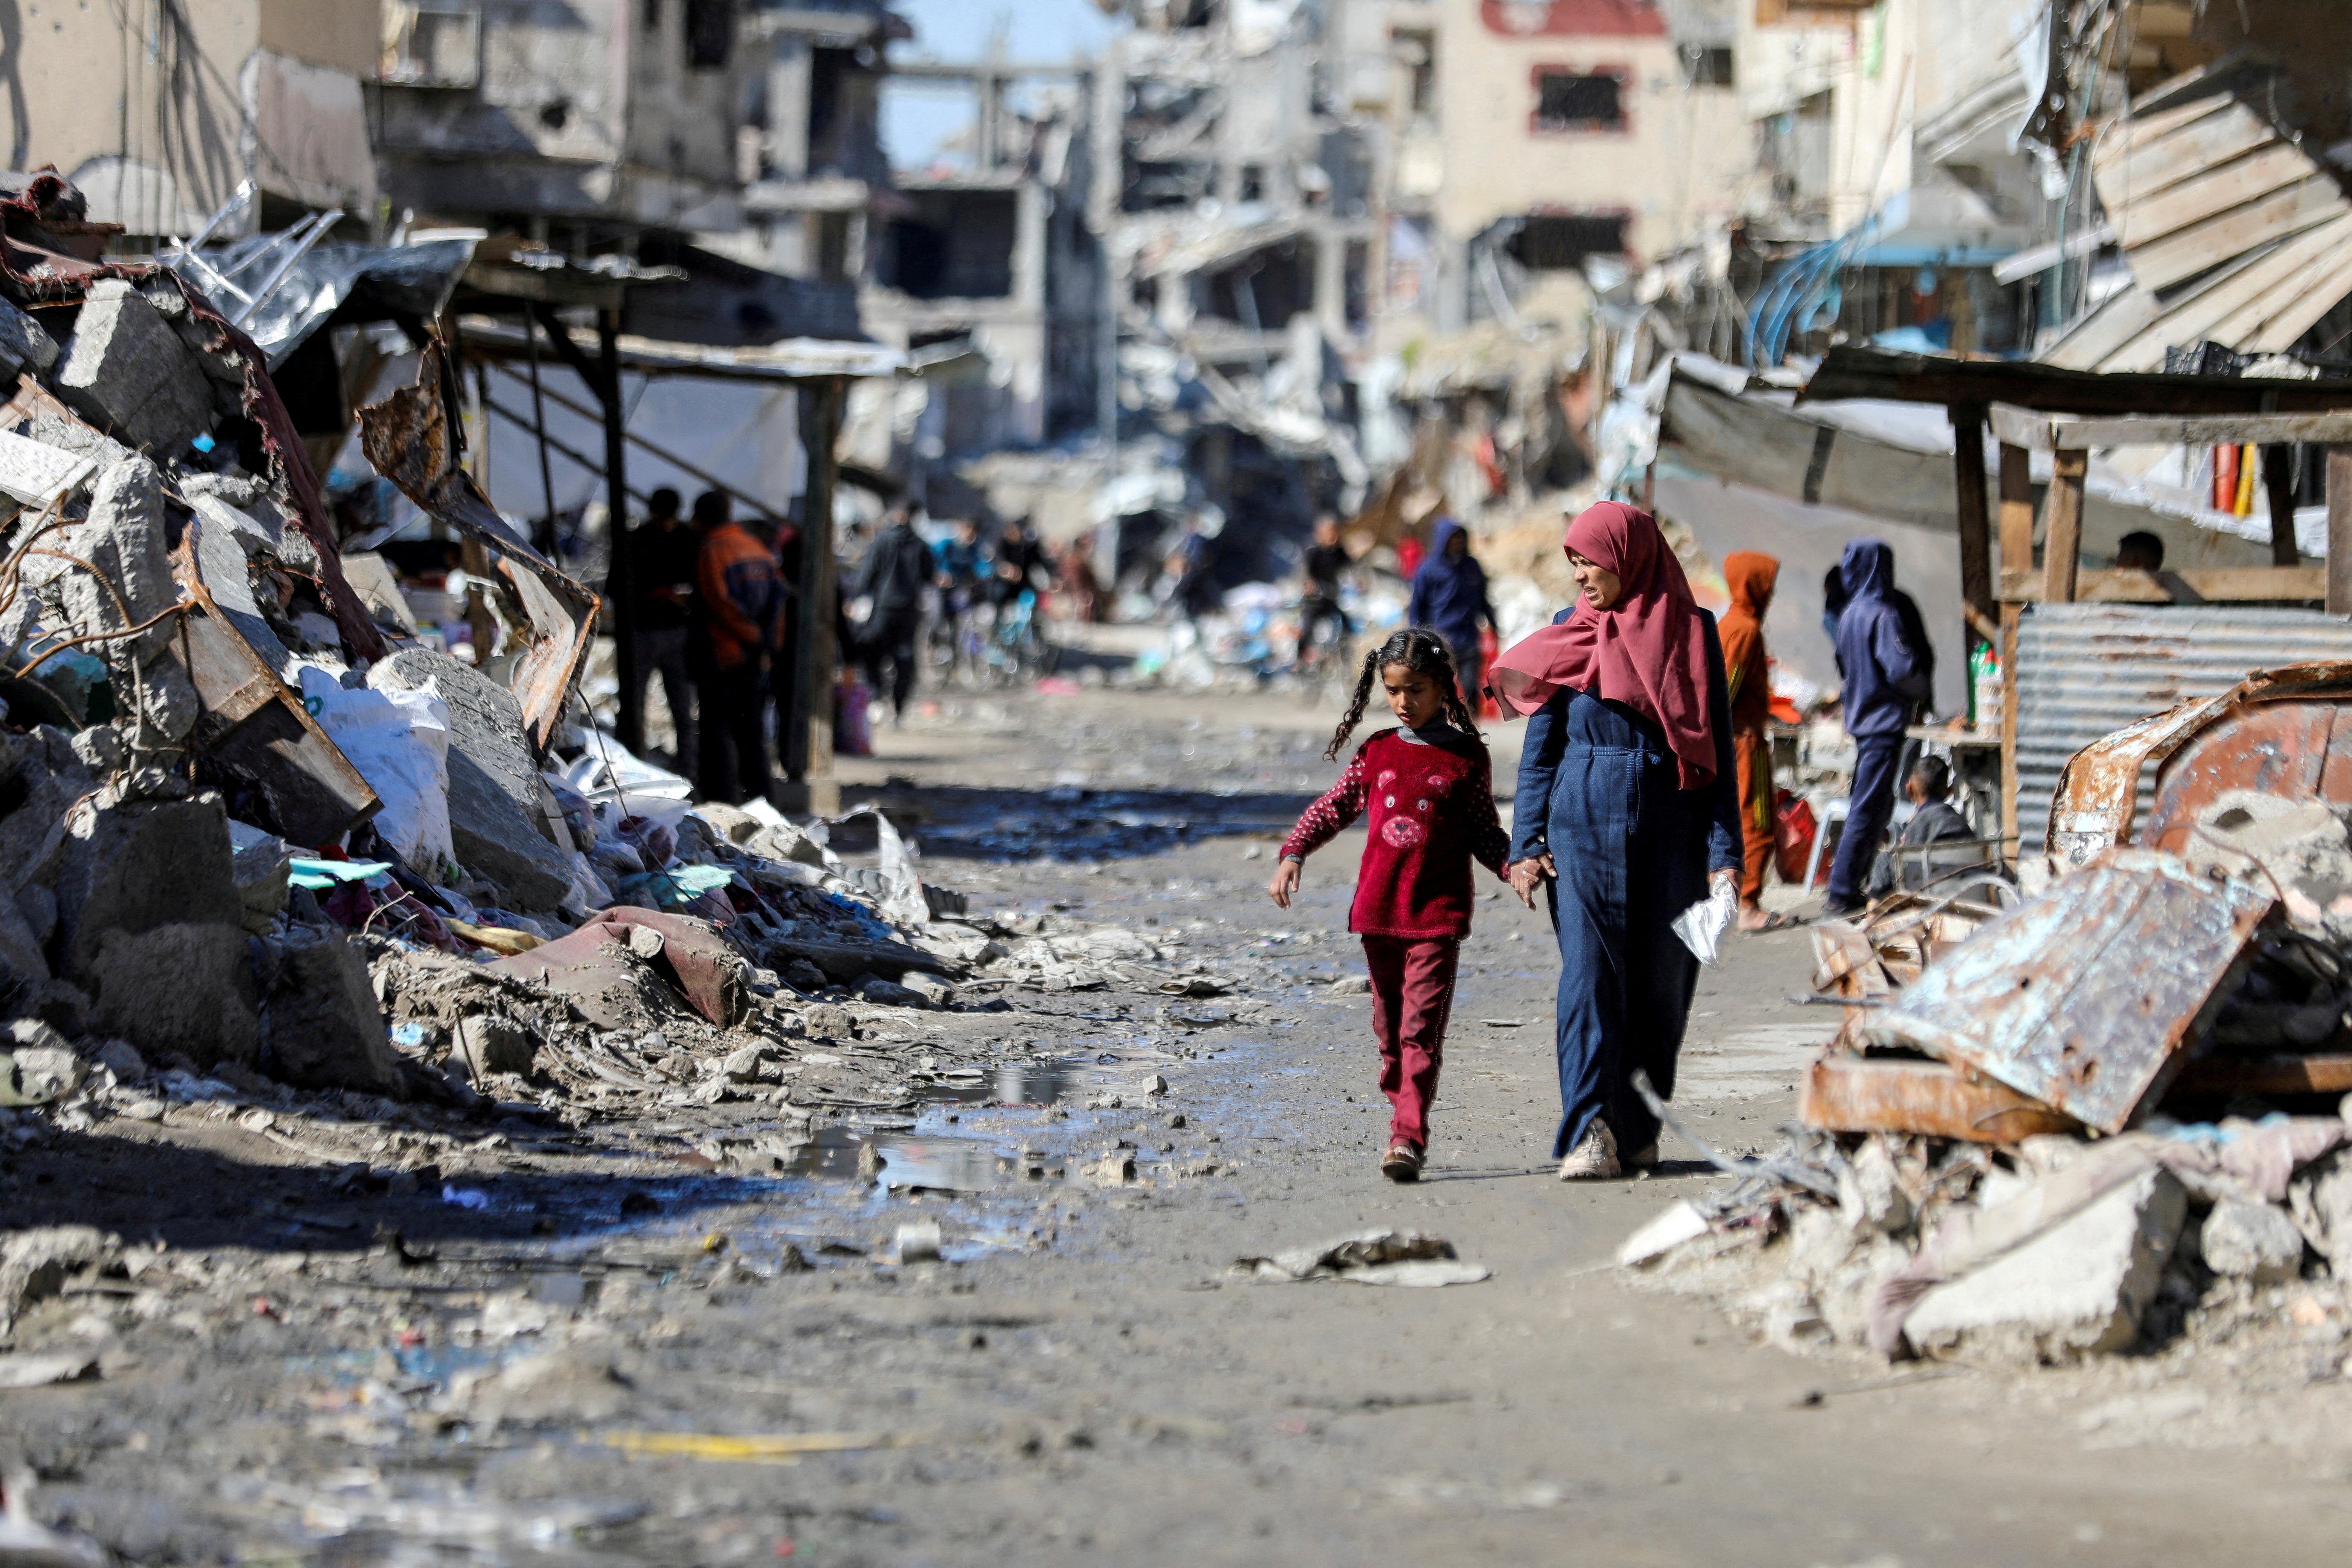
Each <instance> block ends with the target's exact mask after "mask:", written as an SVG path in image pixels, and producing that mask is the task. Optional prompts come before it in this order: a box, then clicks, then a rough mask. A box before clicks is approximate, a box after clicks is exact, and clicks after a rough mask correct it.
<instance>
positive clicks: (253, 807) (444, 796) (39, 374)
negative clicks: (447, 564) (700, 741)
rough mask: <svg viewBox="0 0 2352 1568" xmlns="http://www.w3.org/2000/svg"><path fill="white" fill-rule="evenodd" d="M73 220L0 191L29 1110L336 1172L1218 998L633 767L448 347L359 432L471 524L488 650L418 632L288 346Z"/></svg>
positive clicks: (580, 608)
mask: <svg viewBox="0 0 2352 1568" xmlns="http://www.w3.org/2000/svg"><path fill="white" fill-rule="evenodd" d="M81 216H83V213H82V206H81V198H80V196H79V194H78V193H76V192H74V191H73V189H72V188H71V187H70V186H68V185H67V184H65V183H64V182H63V181H61V180H58V179H57V178H55V177H54V176H49V175H43V176H39V177H37V178H35V179H33V180H31V181H30V182H29V183H28V184H26V186H25V188H24V190H23V191H22V192H21V193H20V194H19V195H17V196H16V197H15V198H13V199H11V200H9V201H7V202H5V203H0V218H5V232H6V239H5V258H4V259H5V265H4V266H0V374H5V375H6V376H9V377H11V378H13V383H14V384H13V386H12V387H11V388H10V389H9V396H8V401H7V402H6V404H5V407H0V497H5V514H0V521H5V536H0V651H5V656H6V658H7V661H8V662H7V666H6V668H5V670H0V878H5V884H6V885H5V892H6V894H7V895H8V896H7V897H5V898H0V1024H5V1025H6V1026H8V1027H9V1028H11V1029H12V1030H13V1031H14V1041H15V1044H16V1047H17V1049H16V1054H15V1061H14V1066H13V1068H8V1069H7V1074H6V1082H7V1084H8V1085H9V1086H10V1087H9V1089H7V1091H6V1094H5V1096H4V1097H0V1098H5V1099H6V1100H7V1103H8V1104H9V1105H11V1106H14V1107H17V1108H27V1107H37V1108H39V1109H38V1110H37V1111H29V1112H26V1113H27V1114H37V1115H38V1116H41V1117H45V1118H48V1119H50V1120H51V1121H54V1122H55V1123H56V1124H58V1125H62V1126H68V1127H72V1126H77V1125H79V1126H87V1125H89V1124H91V1123H92V1122H93V1121H94V1120H95V1119H97V1118H100V1117H103V1116H112V1115H120V1116H124V1117H129V1118H131V1119H134V1120H141V1121H152V1122H158V1123H166V1124H175V1123H176V1121H178V1120H182V1119H186V1118H191V1117H193V1118H195V1119H197V1120H203V1119H205V1118H216V1117H221V1116H253V1117H259V1118H261V1119H263V1120H262V1122H261V1123H260V1124H261V1125H264V1126H267V1127H269V1128H272V1129H274V1130H275V1131H276V1133H277V1137H278V1142H285V1143H287V1144H289V1146H296V1147H301V1148H304V1149H306V1150H308V1151H309V1152H311V1153H313V1154H317V1155H319V1156H320V1157H332V1158H337V1159H350V1158H354V1157H363V1156H364V1154H365V1152H366V1150H367V1149H369V1148H373V1147H374V1146H375V1142H376V1141H378V1140H379V1139H380V1134H379V1133H377V1132H373V1131H368V1132H362V1131H354V1128H353V1125H352V1124H356V1123H362V1122H374V1123H378V1124H383V1123H392V1124H398V1125H404V1126H406V1127H408V1128H409V1129H411V1130H412V1131H415V1132H417V1133H419V1134H422V1133H425V1132H432V1133H433V1134H434V1136H436V1137H442V1138H444V1139H445V1141H446V1138H448V1137H454V1136H456V1134H455V1133H454V1132H452V1131H450V1130H451V1129H452V1128H453V1127H455V1126H456V1125H457V1123H459V1122H462V1121H467V1120H473V1121H480V1120H483V1119H496V1118H499V1117H513V1116H518V1115H520V1116H523V1117H525V1118H526V1119H529V1118H539V1119H541V1120H542V1121H544V1120H546V1119H550V1118H552V1119H557V1120H562V1121H572V1122H577V1121H581V1120H583V1118H584V1117H586V1116H589V1115H592V1114H597V1113H604V1112H613V1111H619V1110H629V1109H632V1108H635V1109H638V1110H649V1109H652V1108H657V1107H663V1106H676V1105H679V1104H695V1105H703V1106H709V1105H716V1104H719V1103H722V1102H726V1101H730V1100H747V1101H752V1100H756V1101H759V1102H761V1103H765V1104H772V1105H774V1106H777V1107H781V1108H784V1109H787V1110H799V1111H800V1112H802V1113H803V1115H805V1114H806V1113H807V1112H808V1111H810V1110H813V1109H814V1108H818V1107H844V1106H846V1107H858V1108H867V1109H871V1108H876V1107H901V1106H906V1105H909V1104H912V1103H914V1101H915V1099H916V1082H917V1076H918V1075H917V1074H916V1073H915V1072H913V1071H912V1070H911V1067H910V1064H908V1063H904V1062H901V1061H899V1060H898V1059H896V1056H895V1055H894V1053H893V1052H892V1051H891V1050H888V1049H884V1048H877V1046H878V1045H879V1044H880V1043H881V1042H882V1041H889V1042H892V1043H895V1044H898V1045H902V1046H903V1045H905V1044H906V1043H908V1041H910V1040H911V1039H912V1035H911V1034H909V1033H908V1032H906V1031H905V1030H903V1029H899V1030H892V1029H890V1028H888V1027H887V1026H885V1025H884V1024H883V1023H882V1022H881V1021H882V1020H887V1019H888V1018H891V1017H900V1016H905V1014H906V1010H908V1009H918V1008H935V1007H941V1006H949V1005H958V998H959V997H960V996H963V995H965V993H967V992H969V993H971V994H970V995H969V996H966V997H965V1002H966V1005H988V1006H992V1007H1003V1006H1004V1005H1006V1004H1004V1003H1003V1002H1002V1001H998V1000H992V998H991V997H990V996H989V995H988V994H990V993H995V992H1001V991H1003V990H1005V989H1018V988H1022V987H1033V988H1037V989H1046V990H1057V991H1059V990H1074V989H1084V988H1087V987H1093V986H1100V985H1105V984H1114V983H1116V984H1122V985H1129V986H1135V987H1138V988H1140V989H1144V990H1150V991H1158V990H1163V989H1164V990H1165V991H1167V992H1169V993H1171V994H1181V995H1201V994H1217V993H1218V992H1219V991H1221V990H1222V989H1223V987H1224V985H1225V984H1226V983H1225V982H1222V981H1219V980H1217V979H1216V978H1215V977H1213V976H1202V975H1201V974H1200V973H1198V971H1199V968H1200V966H1199V965H1198V964H1194V965H1193V966H1192V969H1193V971H1194V973H1191V974H1169V973H1161V972H1160V971H1158V970H1150V969H1139V968H1138V967H1137V966H1138V965H1139V964H1150V963H1157V962H1158V961H1159V960H1160V959H1161V957H1162V953H1161V952H1160V949H1159V948H1157V947H1155V946H1153V945H1152V944H1150V943H1149V942H1144V941H1142V940H1141V939H1140V938H1138V937H1134V936H1132V935H1130V934H1129V933H1127V932H1124V931H1118V930H1115V929H1111V928H1095V927H1088V926H1086V925H1084V924H1082V923H1079V922H1071V921H1062V920H1059V919H1055V921H1053V923H1052V925H1051V927H1050V929H1048V928H1047V927H1045V926H1044V925H1041V923H1040V922H1039V921H1036V920H1034V919H1031V920H1028V921H1022V920H1019V919H1017V918H1015V917H1010V916H1007V917H1004V918H1003V919H995V920H992V919H989V918H986V917H980V916H972V915H970V914H968V913H967V912H966V911H965V910H964V906H963V901H962V900H961V898H959V897H957V896H956V895H953V894H950V893H946V892H944V891H942V890H940V889H935V888H927V887H925V886H924V884H923V883H922V881H921V879H920V877H919V874H918V871H917V868H916V857H915V851H914V848H913V847H912V846H911V845H909V844H908V843H907V842H906V841H905V840H904V839H902V838H901V837H900V836H899V835H898V832H897V830H896V828H895V827H894V826H892V825H891V824H890V823H889V822H888V821H887V819H885V818H882V817H880V816H878V814H877V815H876V816H875V820H874V824H873V826H874V828H875V831H876V834H877V838H878V841H879V845H880V849H881V855H880V860H881V866H880V868H878V869H875V868H865V867H858V866H852V865H850V864H848V863H847V862H845V860H843V859H842V858H841V857H840V856H839V855H837V854H835V852H834V850H833V849H832V848H831V847H830V844H829V837H830V825H826V824H822V823H820V824H814V825H811V826H806V827H796V826H793V825H792V824H791V823H789V822H787V821H786V820H785V819H784V818H783V817H782V816H781V815H779V814H778V813H776V812H775V811H774V810H772V808H770V807H768V806H767V805H765V804H764V803H759V804H756V805H754V806H753V807H752V808H751V809H750V810H740V809H736V808H732V807H727V806H719V805H701V806H697V805H691V804H690V803H689V800H688V795H690V790H689V788H688V784H687V783H686V781H685V780H683V779H680V778H677V777H676V776H675V775H672V774H668V773H663V772H662V771H661V770H659V769H657V768H653V767H650V766H648V765H647V764H646V763H642V762H639V761H638V760H637V759H635V757H632V756H630V755H629V754H628V753H627V752H625V751H623V750H622V749H621V748H620V747H619V746H618V745H617V744H616V743H615V742H614V741H613V740H612V738H611V737H610V736H609V735H607V734H605V733H604V732H603V731H600V730H598V729H597V728H596V727H595V725H594V722H593V717H592V716H591V714H590V711H589V710H588V708H587V707H586V706H585V705H584V704H583V701H582V700H581V698H580V695H579V683H580V678H581V673H582V671H583V668H585V666H586V664H587V659H588V652H589V649H590V647H591V645H592V642H593V624H594V619H595V614H596V610H597V608H598V605H597V601H596V598H595V595H593V594H591V593H589V592H588V591H587V590H586V589H585V588H583V586H582V585H581V584H578V583H576V582H574V581H572V579H571V578H569V577H568V576H565V575H564V574H562V572H560V571H559V570H557V569H556V568H555V567H554V566H553V565H551V563H548V562H547V561H546V560H545V559H544V558H543V557H541V555H539V554H538V552H535V551H534V550H533V549H532V548H531V547H530V544H529V542H527V541H525V540H524V539H522V538H521V537H520V535H519V534H517V533H516V532H515V531H514V530H513V529H512V528H511V527H510V526H509V524H508V523H507V522H506V521H505V520H504V519H502V518H501V517H499V514H498V513H497V512H496V511H495V510H493V509H491V507H490V506H489V504H488V500H486V499H485V498H484V497H483V496H482V494H481V492H480V490H479V489H478V487H477V486H476V485H475V483H474V481H473V479H472V478H471V477H470V476H469V475H468V474H467V471H466V470H465V469H464V468H463V467H461V466H460V465H459V464H458V463H457V437H456V430H455V423H454V421H453V420H452V418H451V417H450V413H449V410H448V409H447V408H446V406H444V405H443V401H442V399H443V395H444V387H443V381H444V379H445V378H444V377H443V375H442V368H441V364H440V358H439V355H438V353H437V352H436V350H434V349H431V348H428V349H427V351H426V352H425V353H424V354H422V355H421V356H420V359H421V362H422V363H421V365H420V372H419V376H418V379H417V382H416V384H414V385H412V386H409V387H405V388H402V389H400V390H399V391H398V392H396V393H394V395H392V396H391V397H389V398H387V399H386V400H384V401H383V403H381V404H378V405H373V406H371V407H369V408H365V409H362V410H361V411H360V418H361V423H362V444H363V447H364V448H365V450H366V451H367V453H368V456H369V458H370V460H371V461H372V462H373V463H374V464H375V465H376V467H377V468H379V470H380V471H382V472H383V473H384V474H385V475H386V476H387V477H388V478H390V479H392V480H393V481H394V483H395V484H396V485H398V486H399V487H400V488H401V489H404V491H405V492H406V493H407V494H408V495H409V496H410V497H411V499H412V500H415V501H416V502H417V503H418V504H419V505H420V506H423V507H424V508H425V510H427V511H428V512H430V513H431V514H432V515H433V516H434V517H435V518H436V520H438V521H441V522H442V523H444V524H446V526H447V527H448V528H449V529H450V530H451V531H454V532H456V533H457V535H459V536H460V537H463V538H465V539H467V540H468V541H469V542H473V543H477V544H479V545H480V546H481V547H482V548H483V551H484V552H485V558H486V559H487V560H488V564H489V569H488V573H487V574H482V575H484V576H485V595H486V598H487V603H488V610H489V613H490V616H491V617H492V619H493V620H495V621H496V622H497V624H498V635H497V637H496V640H495V645H494V646H493V647H488V648H485V649H484V650H483V654H484V657H483V660H482V662H481V663H480V664H479V665H474V664H468V663H466V662H463V661H461V660H459V659H457V658H451V657H449V656H448V655H446V654H444V653H441V652H439V651H436V649H434V648H432V647H426V646H425V645H423V644H422V643H420V642H418V641H417V640H415V637H414V636H413V630H412V629H411V628H409V627H407V626H405V624H404V623H403V622H402V621H401V620H400V618H399V617H398V616H396V615H394V614H393V613H392V612H391V611H390V610H389V609H387V608H386V607H384V606H383V605H375V604H373V603H372V602H371V601H369V600H368V599H366V598H364V597H363V596H362V595H359V594H357V593H355V592H354V591H353V589H352V587H351V585H350V580H349V579H348V578H347V576H346V571H345V568H346V565H347V564H348V565H349V567H350V569H351V572H352V574H353V575H356V576H359V577H361V578H362V579H368V578H370V577H371V576H372V575H381V574H380V573H373V570H372V569H373V564H374V563H373V560H372V558H367V557H353V558H352V560H351V561H350V562H349V563H346V562H345V561H344V560H343V558H342V557H341V555H340V554H339V553H338V550H337V544H336V540H335V536H334V533H333V531H332V529H331V526H330V525H329V523H328V521H327V520H326V518H325V516H324V514H323V512H322V510H321V506H320V487H319V484H318V481H317V479H316V477H315V475H314V474H313V473H312V472H311V470H310V467H309V463H308V459H307V458H306V457H305V456H304V450H303V447H302V446H301V444H300V441H299V439H298V438H297V437H296V436H295V434H294V432H293V430H292V427H291V426H290V424H289V421H288V419H287V416H286V414H285V411H284V407H283V405H281V404H280V403H279V401H278V395H277V393H276V390H275V389H274V387H273V386H272V384H271V383H270V380H269V376H268V371H267V369H266V364H265V361H264V359H263V357H262V356H261V355H260V354H259V353H257V351H256V350H255V348H254V347H253V345H252V343H251V342H249V341H248V340H247V338H245V336H244V335H243V334H242V333H241V332H239V331H237V330H236V328H235V327H234V326H232V325H231V324H229V322H228V321H226V319H225V318H223V317H222V316H221V315H220V314H219V313H218V312H217V311H216V310H215V309H214V308H213V306H212V305H211V304H210V302H209V301H208V300H206V299H205V297H204V295H203V294H202V293H200V292H198V291H197V290H196V289H194V288H193V287H192V286H191V285H190V284H189V283H188V282H186V281H185V280H184V279H182V278H181V277H179V276H177V275H175V274H174V273H173V272H170V271H167V270H163V269H159V268H147V267H138V266H127V265H114V264H104V263H98V262H92V261H89V260H86V259H81V258H78V257H76V256H74V255H71V254H68V252H66V251H65V250H63V249H61V248H58V247H55V246H53V245H49V244H47V243H45V237H47V229H46V228H45V227H44V225H45V224H50V223H58V222H62V221H66V220H68V219H71V220H74V221H77V222H78V221H79V219H80V217H81ZM860 1039H865V1040H866V1041H868V1042H869V1043H868V1045H867V1046H866V1048H864V1049H859V1048H857V1047H856V1046H855V1044H854V1042H856V1041H859V1040H860ZM820 1044H822V1045H824V1046H827V1047H831V1048H829V1049H825V1050H818V1049H815V1048H814V1047H816V1046H818V1045H820ZM936 1065H937V1064H936V1062H934V1066H936ZM428 1142H429V1141H428ZM355 1143H356V1144H360V1145H365V1146H366V1148H363V1149H362V1150H361V1151H360V1154H359V1155H355V1154H354V1145H355ZM430 1152H431V1151H430V1149H429V1147H428V1146H427V1143H423V1142H412V1143H411V1144H410V1145H409V1146H408V1154H409V1157H408V1158H407V1159H406V1160H405V1161H404V1168H407V1169H412V1170H413V1169H415V1168H418V1167H421V1166H423V1165H425V1164H428V1163H432V1161H431V1159H430V1158H428V1155H429V1153H430Z"/></svg>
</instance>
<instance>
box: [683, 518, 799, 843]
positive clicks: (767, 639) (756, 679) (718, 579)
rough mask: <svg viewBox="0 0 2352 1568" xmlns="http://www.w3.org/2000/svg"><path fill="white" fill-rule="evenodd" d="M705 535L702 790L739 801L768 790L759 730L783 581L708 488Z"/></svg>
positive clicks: (700, 581) (700, 572) (698, 598)
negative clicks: (707, 657) (706, 656)
mask: <svg viewBox="0 0 2352 1568" xmlns="http://www.w3.org/2000/svg"><path fill="white" fill-rule="evenodd" d="M694 525H695V527H696V529H697V530H698V531H700V533H701V535H702V552H701V555H700V557H699V558H698V561H697V563H696V564H697V573H696V594H695V604H696V607H697V609H698V612H699V613H700V615H701V616H702V617H703V633H704V637H705V639H706V642H705V646H706V647H709V650H710V664H709V669H708V671H707V672H706V674H705V677H704V680H705V684H704V686H703V688H702V691H701V700H700V703H699V706H700V708H701V710H702V737H701V739H702V767H701V770H700V771H701V774H702V777H701V780H700V783H701V785H702V793H703V795H704V796H705V798H707V799H710V800H717V801H724V802H726V803H727V804H728V805H740V804H741V803H742V802H744V801H745V800H748V799H751V798H753V797H755V796H756V797H757V798H759V799H761V800H765V799H766V798H767V797H768V781H769V778H770V773H769V770H768V749H767V745H766V742H765V738H764V737H763V735H762V734H761V710H762V708H764V707H765V706H766V698H767V694H768V667H769V664H770V662H771V661H772V660H773V658H775V655H776V645H777V637H778V636H779V631H780V628H781V626H782V622H783V607H784V584H783V579H782V576H781V575H780V574H778V573H777V571H776V558H775V555H774V553H773V552H772V551H771V550H770V549H769V548H768V546H767V545H766V544H765V543H763V542H761V540H759V539H758V538H756V537H754V536H753V534H752V533H751V530H749V529H747V528H745V527H744V526H743V525H742V524H741V523H739V522H737V521H735V520H734V516H733V512H732V510H731V509H730V506H729V505H728V500H727V497H726V496H724V495H723V494H721V493H719V491H717V490H706V491H704V492H703V493H702V494H701V495H700V496H698V497H697V498H696V500H695V502H694Z"/></svg>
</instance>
